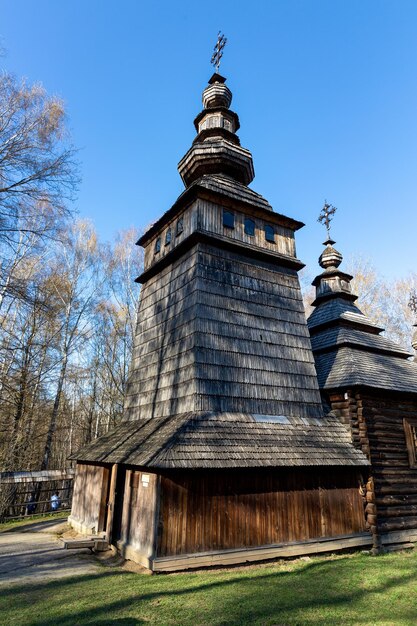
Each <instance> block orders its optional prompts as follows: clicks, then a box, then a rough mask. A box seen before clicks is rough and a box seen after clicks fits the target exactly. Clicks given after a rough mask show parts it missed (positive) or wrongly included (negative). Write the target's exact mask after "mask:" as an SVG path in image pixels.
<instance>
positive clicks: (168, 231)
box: [165, 228, 172, 246]
mask: <svg viewBox="0 0 417 626" xmlns="http://www.w3.org/2000/svg"><path fill="white" fill-rule="evenodd" d="M171 237H172V235H171V229H170V228H168V230H167V232H166V235H165V245H166V246H168V245H169V244H170V243H171Z"/></svg>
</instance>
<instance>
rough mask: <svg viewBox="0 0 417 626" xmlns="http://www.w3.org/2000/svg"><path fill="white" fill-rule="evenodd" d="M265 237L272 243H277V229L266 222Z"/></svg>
mask: <svg viewBox="0 0 417 626" xmlns="http://www.w3.org/2000/svg"><path fill="white" fill-rule="evenodd" d="M265 239H266V241H270V242H271V243H275V231H274V227H273V226H271V225H270V224H265Z"/></svg>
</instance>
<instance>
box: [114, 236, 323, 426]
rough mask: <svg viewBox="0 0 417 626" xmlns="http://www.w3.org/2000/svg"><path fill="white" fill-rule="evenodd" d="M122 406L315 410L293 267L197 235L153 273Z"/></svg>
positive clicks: (162, 410)
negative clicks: (183, 252)
mask: <svg viewBox="0 0 417 626" xmlns="http://www.w3.org/2000/svg"><path fill="white" fill-rule="evenodd" d="M219 361H220V363H219ZM225 364H227V369H226V367H218V365H220V366H221V365H225ZM125 408H126V413H127V416H128V418H129V419H141V418H142V419H143V418H145V419H147V418H149V417H162V416H164V415H170V414H177V413H183V412H187V411H195V410H200V411H228V410H230V411H237V412H241V411H242V410H245V411H248V412H258V413H270V414H271V413H277V414H278V413H280V414H281V413H282V414H288V415H300V416H314V415H316V416H319V415H322V408H321V400H320V396H319V392H318V386H317V381H316V374H315V369H314V362H313V357H312V353H311V346H310V338H309V334H308V329H307V327H306V324H305V317H304V308H303V303H302V298H301V292H300V287H299V283H298V277H297V273H296V271H295V270H291V269H288V268H283V267H281V266H280V265H279V264H276V263H273V262H270V263H267V262H265V261H258V260H255V259H248V258H247V257H246V256H245V255H242V254H240V253H235V252H230V251H219V250H218V249H217V248H216V247H214V246H212V245H207V244H197V245H195V246H194V248H193V250H192V251H190V253H189V254H187V255H184V256H183V257H181V258H180V259H178V260H177V261H176V262H174V263H173V264H172V266H170V268H165V269H164V270H163V271H162V272H161V274H160V275H159V276H158V279H157V278H156V277H153V278H151V279H150V280H149V281H148V282H147V283H146V284H145V285H144V287H143V291H142V294H141V304H140V309H139V316H138V324H137V335H136V340H135V349H134V356H133V363H132V368H131V373H130V377H129V382H128V386H127V397H126V403H125Z"/></svg>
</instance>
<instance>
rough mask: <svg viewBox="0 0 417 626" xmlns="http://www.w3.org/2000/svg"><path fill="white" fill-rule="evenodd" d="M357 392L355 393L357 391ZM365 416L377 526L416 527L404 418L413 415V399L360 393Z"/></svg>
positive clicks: (415, 472) (416, 494) (416, 412)
mask: <svg viewBox="0 0 417 626" xmlns="http://www.w3.org/2000/svg"><path fill="white" fill-rule="evenodd" d="M358 396H359V394H358ZM360 400H361V402H362V407H363V408H362V411H363V415H364V417H365V419H366V424H367V430H368V440H369V448H370V456H371V462H372V475H373V477H374V483H375V503H376V508H377V511H378V530H379V532H381V533H384V532H390V531H397V530H409V529H417V469H415V468H412V467H410V459H409V455H408V448H407V442H406V438H405V430H404V418H405V419H407V418H408V419H411V420H413V419H417V401H416V400H405V399H404V398H402V397H398V396H394V395H391V396H390V395H389V394H384V395H382V394H378V395H377V394H372V393H366V394H364V393H362V394H360Z"/></svg>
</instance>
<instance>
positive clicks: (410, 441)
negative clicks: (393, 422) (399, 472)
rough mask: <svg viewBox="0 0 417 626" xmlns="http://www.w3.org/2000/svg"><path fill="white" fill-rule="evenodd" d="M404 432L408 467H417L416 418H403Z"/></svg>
mask: <svg viewBox="0 0 417 626" xmlns="http://www.w3.org/2000/svg"><path fill="white" fill-rule="evenodd" d="M404 432H405V441H406V444H407V451H408V459H409V462H410V467H413V468H415V469H417V419H413V418H411V419H404Z"/></svg>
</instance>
